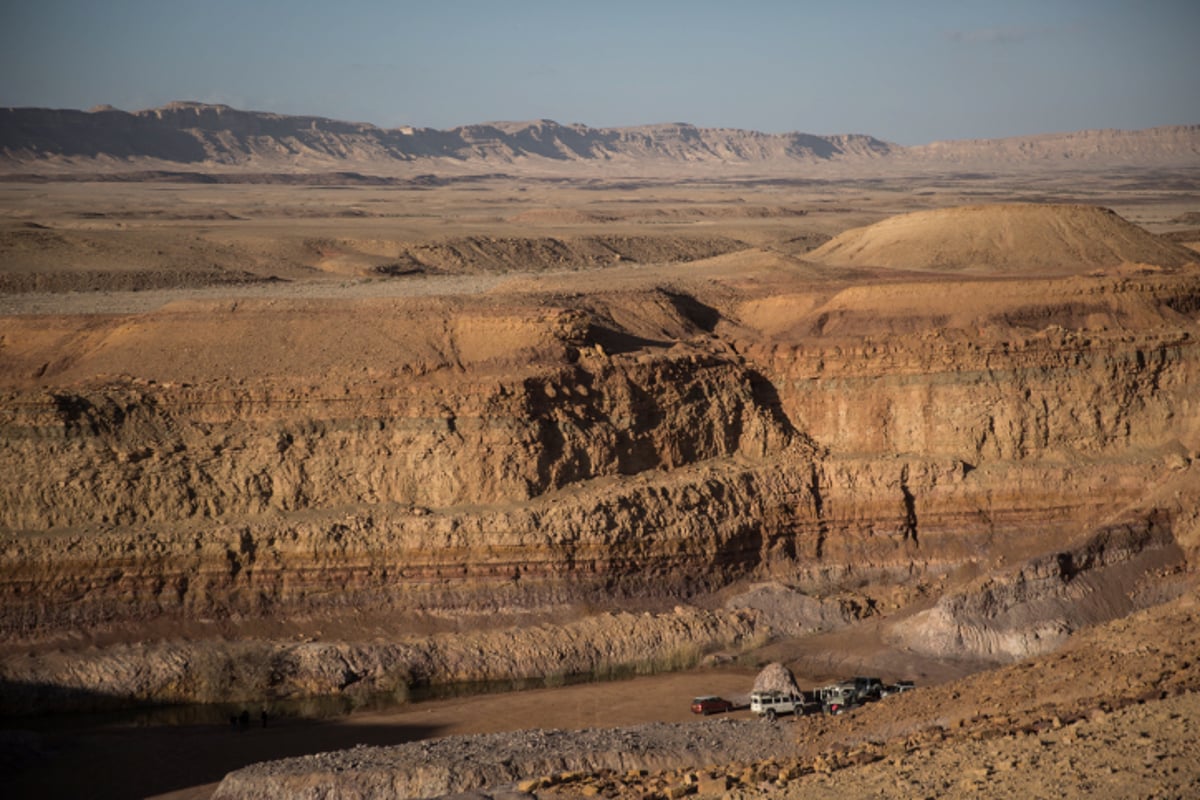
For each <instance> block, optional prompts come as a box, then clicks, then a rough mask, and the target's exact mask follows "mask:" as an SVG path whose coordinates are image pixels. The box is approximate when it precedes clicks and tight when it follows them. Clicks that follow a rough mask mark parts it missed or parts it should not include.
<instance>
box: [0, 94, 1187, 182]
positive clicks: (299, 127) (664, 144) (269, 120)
mask: <svg viewBox="0 0 1200 800" xmlns="http://www.w3.org/2000/svg"><path fill="white" fill-rule="evenodd" d="M1109 162H1114V163H1127V164H1131V165H1139V166H1171V165H1191V166H1200V125H1182V126H1169V127H1160V128H1150V129H1146V130H1141V131H1119V130H1101V131H1082V132H1078V133H1065V134H1050V135H1044V136H1030V137H1018V138H1009V139H985V140H964V141H952V142H936V143H933V144H928V145H921V146H916V147H905V146H901V145H897V144H892V143H889V142H885V141H882V140H880V139H877V138H875V137H873V136H867V135H862V134H844V135H833V136H817V135H813V134H807V133H782V134H768V133H760V132H758V131H751V130H741V129H733V128H700V127H697V126H694V125H689V124H686V123H669V124H658V125H645V126H636V127H623V128H589V127H587V126H585V125H562V124H559V123H557V122H554V121H552V120H536V121H532V122H496V123H487V124H477V125H466V126H462V127H458V128H453V129H451V130H436V129H432V128H414V127H399V128H391V129H384V128H379V127H376V126H374V125H370V124H366V123H357V122H344V121H339V120H334V119H327V118H324V117H313V116H289V115H283V114H275V113H268V112H259V111H242V110H238V109H234V108H230V107H228V106H223V105H209V104H203V103H191V102H177V103H170V104H168V105H166V106H163V107H161V108H154V109H147V110H143V111H135V112H126V111H120V110H118V109H115V108H111V107H108V106H102V107H98V108H95V109H92V110H90V111H79V110H67V109H41V108H4V109H0V166H2V167H3V168H4V169H6V170H8V171H10V172H11V171H15V170H19V169H30V168H41V167H50V168H53V169H66V170H69V169H75V168H83V169H87V168H91V169H96V168H114V167H139V168H145V167H158V168H169V167H176V168H178V167H180V166H185V167H187V168H206V169H223V170H224V169H229V170H236V169H255V170H276V171H280V172H291V171H305V170H338V169H349V168H353V169H359V170H368V171H377V172H380V173H396V172H404V171H411V170H412V168H413V167H419V168H422V169H430V168H432V167H434V166H436V165H438V164H441V165H442V166H444V167H451V168H458V169H472V168H486V169H495V168H497V167H501V166H503V167H505V168H506V169H507V168H509V167H513V166H517V167H520V166H526V167H531V168H540V169H549V170H553V169H555V168H556V167H565V166H568V165H597V166H599V165H614V166H615V165H625V166H628V167H638V166H641V167H654V166H657V167H664V168H665V167H670V168H679V167H687V166H696V167H713V168H730V167H733V168H738V167H744V168H754V167H758V166H761V167H774V168H787V167H789V166H791V167H800V166H810V167H811V166H822V165H825V166H828V165H843V166H849V167H865V166H872V167H876V168H879V167H886V166H888V165H896V166H903V165H911V166H924V167H936V166H938V165H944V166H946V167H948V168H953V167H970V166H972V165H976V166H982V167H988V166H991V167H995V166H997V165H1001V164H1009V165H1014V166H1018V165H1039V166H1056V165H1057V166H1064V167H1069V166H1081V165H1093V166H1096V165H1101V164H1105V163H1109Z"/></svg>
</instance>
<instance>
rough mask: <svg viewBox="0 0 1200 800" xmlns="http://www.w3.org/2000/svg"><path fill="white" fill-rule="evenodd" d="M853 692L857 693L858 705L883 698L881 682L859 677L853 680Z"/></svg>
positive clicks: (877, 679) (876, 679) (875, 679)
mask: <svg viewBox="0 0 1200 800" xmlns="http://www.w3.org/2000/svg"><path fill="white" fill-rule="evenodd" d="M854 690H855V691H856V692H857V693H858V701H859V702H860V703H869V702H871V701H872V700H878V699H879V698H880V697H882V696H883V681H881V680H880V679H879V678H866V677H862V676H859V677H856V678H855V679H854Z"/></svg>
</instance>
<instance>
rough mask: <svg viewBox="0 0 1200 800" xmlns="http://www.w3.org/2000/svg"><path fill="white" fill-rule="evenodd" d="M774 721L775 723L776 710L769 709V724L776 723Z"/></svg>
mask: <svg viewBox="0 0 1200 800" xmlns="http://www.w3.org/2000/svg"><path fill="white" fill-rule="evenodd" d="M774 721H775V709H773V708H768V709H767V722H774Z"/></svg>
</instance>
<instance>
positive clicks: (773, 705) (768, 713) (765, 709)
mask: <svg viewBox="0 0 1200 800" xmlns="http://www.w3.org/2000/svg"><path fill="white" fill-rule="evenodd" d="M807 702H808V701H807V699H806V698H805V696H804V695H803V694H789V693H785V692H751V693H750V710H751V711H752V712H754V713H755V714H758V715H759V716H763V717H766V718H767V719H775V717H777V716H779V715H780V714H795V715H796V716H800V715H802V714H803V713H804V710H805V706H806V705H807Z"/></svg>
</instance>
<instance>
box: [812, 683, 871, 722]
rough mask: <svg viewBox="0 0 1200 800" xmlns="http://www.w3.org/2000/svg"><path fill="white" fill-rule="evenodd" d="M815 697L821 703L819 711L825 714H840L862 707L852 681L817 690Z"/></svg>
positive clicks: (856, 688)
mask: <svg viewBox="0 0 1200 800" xmlns="http://www.w3.org/2000/svg"><path fill="white" fill-rule="evenodd" d="M816 696H817V699H818V700H820V702H821V710H822V711H824V712H825V713H826V714H841V713H844V712H845V711H847V710H849V709H851V708H857V707H858V706H860V705H862V701H861V700H860V699H859V696H858V687H857V686H856V685H855V683H854V681H845V682H844V683H835V684H833V685H831V686H824V687H822V688H820V689H817V691H816Z"/></svg>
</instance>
